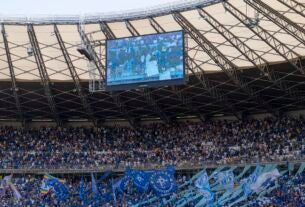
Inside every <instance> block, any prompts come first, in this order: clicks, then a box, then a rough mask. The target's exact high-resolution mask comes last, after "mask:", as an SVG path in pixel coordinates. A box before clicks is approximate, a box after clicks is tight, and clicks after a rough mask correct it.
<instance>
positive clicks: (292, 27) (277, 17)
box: [245, 0, 305, 45]
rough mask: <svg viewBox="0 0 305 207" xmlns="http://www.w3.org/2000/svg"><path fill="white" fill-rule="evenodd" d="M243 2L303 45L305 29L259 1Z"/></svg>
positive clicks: (304, 42)
mask: <svg viewBox="0 0 305 207" xmlns="http://www.w3.org/2000/svg"><path fill="white" fill-rule="evenodd" d="M245 2H246V3H247V4H248V5H249V6H251V7H252V8H253V9H255V10H257V11H258V12H259V13H261V14H263V15H264V16H265V17H266V18H268V19H269V20H270V21H272V22H273V23H274V24H276V25H277V26H279V27H280V28H281V29H283V30H285V31H286V32H287V33H289V34H290V35H291V36H293V37H294V38H295V39H297V40H298V41H300V42H301V43H303V45H305V29H304V28H302V27H301V26H299V25H298V24H296V23H295V22H293V21H291V20H290V19H288V18H287V17H285V16H284V15H282V14H280V13H279V12H278V11H276V10H275V9H273V8H271V7H270V6H269V5H267V4H265V3H264V2H262V1H261V0H245Z"/></svg>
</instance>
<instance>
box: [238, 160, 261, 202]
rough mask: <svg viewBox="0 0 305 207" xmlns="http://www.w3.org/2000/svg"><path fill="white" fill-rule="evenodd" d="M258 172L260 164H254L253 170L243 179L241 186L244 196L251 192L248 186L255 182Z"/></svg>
mask: <svg viewBox="0 0 305 207" xmlns="http://www.w3.org/2000/svg"><path fill="white" fill-rule="evenodd" d="M259 172H260V166H259V165H256V168H255V170H254V172H253V173H252V174H251V175H250V176H249V177H248V178H246V179H245V180H244V181H243V183H242V188H243V191H244V195H245V196H248V195H250V194H251V193H252V189H251V188H250V186H251V184H253V183H255V182H256V180H257V178H258V176H259Z"/></svg>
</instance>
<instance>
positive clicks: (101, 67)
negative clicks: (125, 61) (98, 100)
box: [78, 27, 136, 128]
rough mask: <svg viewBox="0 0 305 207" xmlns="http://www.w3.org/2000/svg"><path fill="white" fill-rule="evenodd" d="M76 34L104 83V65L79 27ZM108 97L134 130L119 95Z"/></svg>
mask: <svg viewBox="0 0 305 207" xmlns="http://www.w3.org/2000/svg"><path fill="white" fill-rule="evenodd" d="M78 32H79V34H80V37H81V39H82V41H83V42H84V44H85V45H86V47H87V48H88V49H89V51H90V53H91V55H93V63H94V64H95V66H96V67H97V69H98V71H99V74H100V76H101V77H102V80H103V82H104V83H106V78H105V71H106V67H105V65H104V64H103V63H102V61H101V59H100V58H99V57H98V55H97V54H96V52H95V50H94V48H93V47H92V45H91V43H90V40H89V38H88V37H87V35H86V33H85V32H84V31H83V30H81V29H80V27H79V30H78ZM109 95H110V97H111V98H112V100H113V102H114V104H115V105H116V106H117V107H118V108H119V111H120V113H121V114H122V115H123V116H124V117H126V119H127V121H128V122H129V124H130V125H131V126H132V127H133V128H136V122H135V119H134V118H133V117H131V116H130V115H129V113H128V111H127V110H126V107H125V104H124V103H122V102H121V98H120V95H119V94H118V93H117V92H112V93H109Z"/></svg>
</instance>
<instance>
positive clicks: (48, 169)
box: [0, 155, 305, 174]
mask: <svg viewBox="0 0 305 207" xmlns="http://www.w3.org/2000/svg"><path fill="white" fill-rule="evenodd" d="M258 162H259V163H260V164H279V165H283V164H287V162H290V163H295V164H298V163H302V162H305V156H304V155H303V156H302V157H300V158H298V159H285V160H283V159H274V160H262V159H260V160H239V161H235V162H224V161H218V162H211V161H210V162H204V163H199V162H184V163H178V164H176V165H175V167H176V169H177V170H178V171H182V170H198V169H203V168H206V169H211V168H216V167H218V166H224V165H225V166H238V167H242V166H245V165H253V166H254V165H256V164H257V163H258ZM168 164H171V163H164V164H160V163H141V164H138V165H123V164H119V165H103V166H67V165H66V166H61V167H59V166H52V165H50V166H43V167H41V168H37V167H32V166H22V167H20V168H5V169H0V174H10V173H13V174H45V173H52V174H83V173H91V172H94V173H97V172H105V171H109V170H110V171H113V172H116V173H122V172H124V170H125V169H126V167H132V168H137V169H160V168H162V167H164V166H166V165H168ZM0 168H1V166H0Z"/></svg>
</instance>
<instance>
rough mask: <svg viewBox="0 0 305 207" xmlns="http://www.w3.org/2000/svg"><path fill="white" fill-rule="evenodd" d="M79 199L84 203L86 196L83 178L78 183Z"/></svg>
mask: <svg viewBox="0 0 305 207" xmlns="http://www.w3.org/2000/svg"><path fill="white" fill-rule="evenodd" d="M79 197H80V199H81V200H82V201H85V199H86V195H85V184H84V178H83V177H82V179H81V181H80V183H79Z"/></svg>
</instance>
